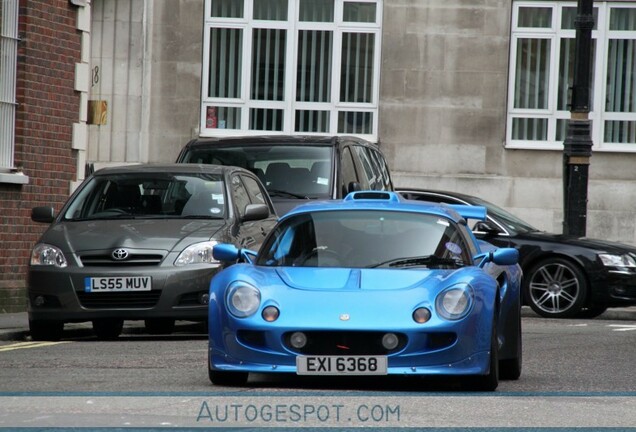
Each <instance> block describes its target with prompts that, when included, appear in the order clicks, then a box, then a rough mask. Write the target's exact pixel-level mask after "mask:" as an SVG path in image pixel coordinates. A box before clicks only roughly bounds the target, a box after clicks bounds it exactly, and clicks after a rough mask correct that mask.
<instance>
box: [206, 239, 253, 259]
mask: <svg viewBox="0 0 636 432" xmlns="http://www.w3.org/2000/svg"><path fill="white" fill-rule="evenodd" d="M256 255H257V253H256V252H254V251H251V250H249V249H239V248H237V247H236V246H234V245H233V244H230V243H221V244H217V245H216V246H214V248H212V256H213V257H214V259H215V260H217V261H221V262H229V263H232V262H236V261H240V262H247V263H251V262H252V258H254V257H256Z"/></svg>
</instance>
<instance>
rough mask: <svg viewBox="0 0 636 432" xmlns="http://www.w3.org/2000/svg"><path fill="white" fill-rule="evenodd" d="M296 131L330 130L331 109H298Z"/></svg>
mask: <svg viewBox="0 0 636 432" xmlns="http://www.w3.org/2000/svg"><path fill="white" fill-rule="evenodd" d="M294 130H295V131H296V132H329V111H310V110H296V122H295V126H294Z"/></svg>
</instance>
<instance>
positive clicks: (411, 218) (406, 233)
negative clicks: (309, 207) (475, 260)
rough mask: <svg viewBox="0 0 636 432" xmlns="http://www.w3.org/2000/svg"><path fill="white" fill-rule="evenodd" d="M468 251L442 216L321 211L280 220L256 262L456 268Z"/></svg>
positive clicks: (464, 262) (466, 260) (468, 257)
mask: <svg viewBox="0 0 636 432" xmlns="http://www.w3.org/2000/svg"><path fill="white" fill-rule="evenodd" d="M470 252H471V251H470V249H469V247H468V246H467V244H466V241H465V237H464V236H463V235H462V233H461V231H460V230H459V229H458V225H456V224H455V223H453V222H452V221H450V220H447V219H445V218H442V217H438V216H434V215H428V214H422V213H408V212H395V211H382V210H369V211H360V210H351V211H324V212H314V213H310V214H309V213H306V214H300V215H298V216H294V217H290V218H288V219H287V220H285V221H283V222H282V223H281V224H280V225H279V226H278V228H277V229H276V231H275V232H274V233H273V234H272V235H271V236H270V237H269V238H268V240H267V243H266V244H264V245H263V249H262V252H261V254H260V255H259V258H258V261H257V264H259V265H266V266H298V267H355V268H365V267H382V266H387V267H400V268H415V267H428V268H446V269H455V268H458V267H461V266H463V265H469V264H471V263H472V258H471V254H470Z"/></svg>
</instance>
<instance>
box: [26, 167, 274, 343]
mask: <svg viewBox="0 0 636 432" xmlns="http://www.w3.org/2000/svg"><path fill="white" fill-rule="evenodd" d="M32 219H33V220H34V221H36V222H45V223H50V224H51V226H50V227H49V228H48V229H47V230H46V232H45V233H44V234H43V235H42V237H41V238H40V240H39V241H38V243H37V244H36V245H35V247H34V248H33V251H32V254H31V262H30V266H29V272H28V302H29V304H28V314H29V326H30V330H31V336H32V337H33V338H34V339H36V340H56V339H59V338H60V337H61V336H62V331H63V328H64V323H68V322H81V321H92V323H93V329H94V331H95V333H96V334H97V336H98V337H99V338H101V339H112V338H115V337H117V336H118V335H119V334H120V332H121V330H122V326H123V322H124V320H145V324H146V328H147V330H148V331H149V332H150V333H170V332H171V331H172V329H173V327H174V323H175V320H176V319H179V320H189V321H205V320H206V319H207V316H208V311H207V304H208V290H209V285H210V280H211V279H212V276H213V275H214V274H215V273H216V272H217V271H218V270H219V268H220V267H221V263H219V262H218V261H216V260H214V258H213V257H212V248H213V247H214V245H215V244H217V243H228V242H229V243H233V244H235V245H236V246H237V247H246V248H250V249H258V248H259V247H260V245H261V243H262V242H263V240H264V239H265V236H266V235H267V234H268V233H269V231H270V229H271V228H272V227H273V226H274V224H275V223H276V219H277V216H276V213H275V211H274V208H273V205H272V203H271V200H270V199H269V197H268V196H267V191H266V190H265V188H264V187H263V185H262V184H261V182H260V181H259V180H258V178H257V177H256V176H255V175H254V174H252V173H251V172H249V171H246V170H244V169H241V168H237V167H226V166H218V165H196V164H169V165H130V166H125V167H115V168H103V169H101V170H99V171H96V172H95V173H93V174H92V175H91V176H90V177H88V178H87V179H86V180H84V182H83V183H82V184H81V185H80V186H79V188H78V189H77V190H76V191H75V192H74V193H73V194H72V195H71V197H70V198H69V199H68V201H67V202H66V204H64V206H63V207H62V209H61V211H60V213H59V214H58V215H57V216H54V210H53V208H52V207H36V208H34V209H33V211H32Z"/></svg>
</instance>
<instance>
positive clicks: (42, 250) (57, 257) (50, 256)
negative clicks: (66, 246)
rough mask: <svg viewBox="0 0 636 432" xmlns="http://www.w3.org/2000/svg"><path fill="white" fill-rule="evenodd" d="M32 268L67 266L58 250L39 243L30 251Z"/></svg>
mask: <svg viewBox="0 0 636 432" xmlns="http://www.w3.org/2000/svg"><path fill="white" fill-rule="evenodd" d="M31 265H32V266H55V267H59V268H64V267H66V266H67V265H68V263H67V262H66V258H65V257H64V254H63V253H62V250H61V249H60V248H57V247H55V246H51V245H48V244H44V243H40V244H37V245H35V247H34V248H33V251H31Z"/></svg>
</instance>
